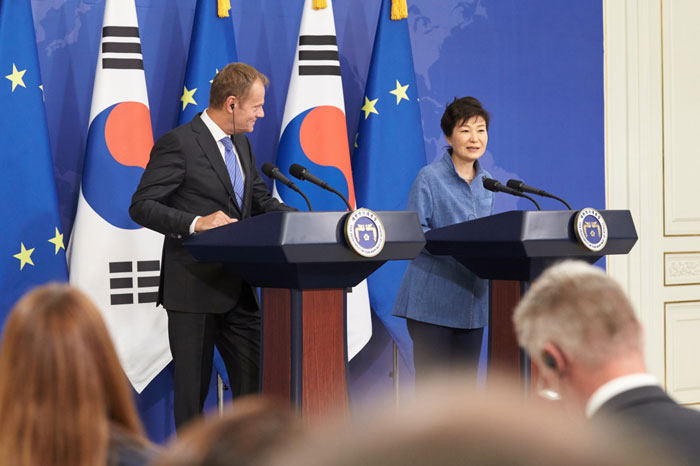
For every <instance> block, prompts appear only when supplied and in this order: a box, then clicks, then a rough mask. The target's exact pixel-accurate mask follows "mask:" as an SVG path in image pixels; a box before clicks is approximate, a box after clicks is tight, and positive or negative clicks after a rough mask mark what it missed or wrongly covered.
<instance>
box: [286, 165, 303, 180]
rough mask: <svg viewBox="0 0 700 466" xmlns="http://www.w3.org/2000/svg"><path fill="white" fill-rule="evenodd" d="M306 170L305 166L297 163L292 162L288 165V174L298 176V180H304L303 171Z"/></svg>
mask: <svg viewBox="0 0 700 466" xmlns="http://www.w3.org/2000/svg"><path fill="white" fill-rule="evenodd" d="M305 171H306V168H304V167H302V166H301V165H299V164H298V163H293V164H292V165H291V166H290V167H289V174H290V175H292V176H293V177H294V178H299V179H300V180H302V181H303V180H304V172H305Z"/></svg>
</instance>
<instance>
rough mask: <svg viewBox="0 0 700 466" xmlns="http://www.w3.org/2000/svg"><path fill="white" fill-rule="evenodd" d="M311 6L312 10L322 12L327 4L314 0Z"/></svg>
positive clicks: (323, 0) (321, 0)
mask: <svg viewBox="0 0 700 466" xmlns="http://www.w3.org/2000/svg"><path fill="white" fill-rule="evenodd" d="M311 6H312V7H313V9H314V10H323V9H324V8H326V7H327V6H328V2H327V1H326V0H314V1H313V4H312V5H311Z"/></svg>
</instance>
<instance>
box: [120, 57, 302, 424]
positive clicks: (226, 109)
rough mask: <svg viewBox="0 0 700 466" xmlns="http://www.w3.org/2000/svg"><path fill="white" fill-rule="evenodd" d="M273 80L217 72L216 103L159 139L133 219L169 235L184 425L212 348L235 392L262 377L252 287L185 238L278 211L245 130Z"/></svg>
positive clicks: (172, 329) (236, 68)
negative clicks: (196, 252) (199, 254)
mask: <svg viewBox="0 0 700 466" xmlns="http://www.w3.org/2000/svg"><path fill="white" fill-rule="evenodd" d="M267 85H268V79H267V77H266V76H265V75H264V74H262V73H260V72H259V71H258V70H256V69H255V68H253V67H252V66H249V65H246V64H244V63H231V64H229V65H227V66H226V67H224V68H223V69H222V70H221V71H219V72H218V73H217V75H216V76H215V77H214V80H213V82H212V85H211V89H210V93H209V107H208V108H207V109H206V110H204V111H203V112H202V113H199V114H197V115H196V116H195V117H194V118H193V119H192V121H190V122H189V123H186V124H184V125H182V126H179V127H177V128H175V129H173V130H172V131H170V132H169V133H167V134H166V135H164V136H162V137H161V138H160V139H158V141H156V143H155V145H154V146H153V149H152V150H151V156H150V160H149V162H148V165H147V166H146V169H145V171H144V173H143V175H142V177H141V182H140V183H139V186H138V188H137V189H136V192H135V193H134V195H133V198H132V202H131V207H130V209H129V213H130V215H131V218H132V219H133V220H134V221H135V222H137V223H138V224H140V225H143V226H144V227H146V228H149V229H151V230H155V231H158V232H160V233H162V234H164V235H165V241H164V243H163V258H162V263H161V271H160V287H159V291H158V303H157V304H162V305H163V307H165V309H166V310H167V313H168V337H169V341H170V350H171V352H172V356H173V363H174V369H175V374H174V381H173V384H174V411H175V424H176V427H177V428H178V429H179V428H180V427H181V426H182V425H183V424H185V423H186V422H187V421H189V420H190V419H192V418H194V417H197V416H198V415H199V414H200V413H201V411H202V407H203V405H204V400H205V398H206V395H207V392H208V388H209V381H210V377H211V372H212V365H213V355H214V347H216V348H217V349H218V350H219V352H220V354H221V356H222V358H223V360H224V363H225V364H226V370H227V372H228V376H229V382H230V384H231V387H230V388H231V391H232V394H233V396H234V397H235V396H239V395H244V394H247V393H255V392H257V391H258V389H259V374H260V331H261V330H260V310H259V305H258V298H257V294H256V293H255V291H254V290H253V288H252V287H251V286H250V285H248V284H247V283H245V282H243V281H242V280H241V279H240V278H238V277H237V276H236V275H234V274H233V273H232V272H231V271H229V270H228V269H227V268H226V266H225V265H224V264H221V263H206V264H205V263H198V262H197V261H196V260H195V259H194V257H192V255H191V254H190V253H189V252H188V251H187V249H185V247H184V245H183V239H184V238H186V237H187V236H189V235H192V234H194V233H197V232H200V231H204V230H209V229H211V228H216V227H219V226H223V225H227V224H230V223H233V222H237V221H239V220H243V219H245V218H248V217H251V216H254V215H258V214H262V213H265V212H270V211H274V210H296V209H294V208H292V207H288V206H286V205H285V204H282V203H281V202H279V201H278V200H277V199H275V198H274V197H273V196H272V195H271V194H270V191H269V190H268V188H267V185H266V184H265V182H264V181H263V180H262V178H261V176H260V174H259V172H258V169H257V166H256V164H255V157H254V156H253V150H252V148H251V145H250V141H249V140H248V138H247V137H246V135H245V133H249V132H251V131H253V129H254V128H255V122H256V121H257V119H258V118H262V117H263V116H264V112H263V104H264V103H265V87H266V86H267Z"/></svg>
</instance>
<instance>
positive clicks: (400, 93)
mask: <svg viewBox="0 0 700 466" xmlns="http://www.w3.org/2000/svg"><path fill="white" fill-rule="evenodd" d="M406 89H408V84H406V85H405V86H402V85H401V83H399V80H398V79H397V80H396V89H394V90H393V91H389V94H394V95H395V96H396V105H399V102H401V99H406V100H408V95H406Z"/></svg>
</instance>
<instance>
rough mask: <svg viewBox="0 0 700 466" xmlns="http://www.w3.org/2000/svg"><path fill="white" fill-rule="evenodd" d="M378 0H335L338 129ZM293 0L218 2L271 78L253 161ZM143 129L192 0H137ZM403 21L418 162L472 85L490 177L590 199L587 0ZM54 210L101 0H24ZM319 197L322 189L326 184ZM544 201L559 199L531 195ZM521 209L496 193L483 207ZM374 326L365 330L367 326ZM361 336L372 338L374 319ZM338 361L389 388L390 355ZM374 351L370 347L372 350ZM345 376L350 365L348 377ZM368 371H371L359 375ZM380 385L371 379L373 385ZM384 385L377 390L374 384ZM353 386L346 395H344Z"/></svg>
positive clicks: (595, 89) (595, 103)
mask: <svg viewBox="0 0 700 466" xmlns="http://www.w3.org/2000/svg"><path fill="white" fill-rule="evenodd" d="M380 3H381V2H379V1H377V0H336V1H335V2H334V5H333V7H334V14H335V21H336V30H337V36H338V47H339V52H340V62H341V70H342V73H343V91H344V94H345V108H346V115H347V122H348V135H349V138H351V139H353V138H354V135H355V132H356V129H357V123H358V121H359V115H360V107H361V106H362V104H363V92H364V89H365V80H366V77H367V71H368V67H369V61H370V57H371V53H372V44H373V41H374V34H375V31H376V26H377V18H378V13H379V7H380ZM302 4H303V0H259V1H255V2H251V1H247V0H231V5H232V9H231V15H232V17H233V23H234V30H235V35H236V42H237V47H238V56H239V59H240V60H241V61H244V62H247V63H250V64H252V65H254V66H256V67H257V68H259V69H260V70H261V71H262V72H264V73H265V74H266V75H267V76H268V77H269V78H270V81H271V84H270V87H269V89H268V92H267V96H266V105H265V118H264V119H263V120H261V121H259V122H258V124H257V125H256V130H255V132H254V133H252V135H251V140H252V143H253V147H254V148H255V151H256V156H257V160H258V163H259V164H263V163H264V162H274V159H275V154H276V153H277V145H278V141H279V135H280V125H281V119H282V113H283V109H284V103H285V99H286V93H287V89H288V85H289V77H290V71H291V67H292V63H293V59H294V50H295V43H296V40H297V34H298V29H299V21H300V18H301V7H302ZM136 5H137V9H138V15H139V28H140V31H141V33H142V37H141V43H142V48H143V54H144V66H145V71H146V80H147V85H148V90H149V100H150V108H151V117H152V122H153V130H154V137H155V138H157V137H159V136H161V135H162V134H164V133H165V132H167V131H168V130H169V129H171V128H172V127H173V126H174V125H175V122H176V120H177V113H178V108H179V107H180V105H181V103H180V96H181V95H182V80H183V76H184V71H185V63H186V60H187V56H186V55H187V51H188V46H189V39H190V34H191V28H192V20H193V16H194V7H195V1H194V0H137V1H136ZM408 6H409V18H408V22H409V30H410V34H411V42H412V49H413V58H414V63H415V67H416V78H417V86H418V94H419V98H420V102H421V115H422V123H423V131H424V136H425V149H426V156H427V159H428V161H432V160H434V159H435V158H437V157H439V156H440V154H441V153H442V152H443V150H444V146H445V141H444V137H443V136H442V133H441V131H440V126H439V121H440V117H441V115H442V113H443V110H444V107H445V104H446V103H448V102H449V101H451V100H452V99H453V98H454V97H456V96H464V95H473V96H476V97H478V98H479V99H481V100H482V102H483V103H484V106H485V107H486V108H487V109H488V110H489V111H490V112H491V115H492V123H491V128H490V132H489V136H490V141H489V146H488V150H487V152H486V155H485V156H484V159H483V162H484V164H485V166H486V168H487V169H488V170H489V171H490V172H491V173H492V174H493V175H494V176H495V177H497V178H499V179H500V180H501V181H506V180H507V179H508V178H520V179H523V180H525V181H526V182H527V183H528V184H530V185H534V186H539V187H542V188H543V189H546V190H547V191H550V192H553V193H555V194H559V195H561V196H562V197H564V198H565V199H567V200H568V201H569V202H570V203H571V204H572V205H573V206H574V208H580V207H583V206H592V207H596V208H603V207H604V202H605V201H604V200H605V191H604V133H603V124H604V108H603V104H604V103H603V29H602V28H603V18H602V2H600V0H584V1H577V2H561V1H560V0H531V1H528V2H522V1H518V0H497V1H496V0H439V1H436V0H408ZM32 9H33V13H34V23H35V28H36V37H37V45H38V52H39V60H40V65H41V72H42V77H43V81H44V88H45V95H46V110H47V118H48V125H49V137H50V144H51V149H52V152H53V157H54V171H55V175H56V183H57V190H58V196H59V204H60V209H61V220H62V223H63V226H64V230H65V233H66V237H68V234H69V233H70V230H71V226H72V223H73V217H74V214H75V205H76V202H77V189H78V180H79V179H80V173H81V170H82V163H83V160H82V157H83V154H84V153H85V143H86V137H87V123H88V117H89V113H90V108H89V106H90V99H91V90H92V86H93V80H94V75H95V64H96V59H97V52H98V48H99V42H100V30H99V29H100V27H101V22H102V15H103V12H104V1H103V0H51V1H46V0H32ZM329 195H330V194H329ZM542 204H543V207H544V208H559V205H558V204H556V203H555V202H553V201H548V200H543V201H542ZM514 208H523V209H529V208H530V206H529V205H528V204H527V201H525V202H523V203H521V202H518V201H517V200H516V199H515V198H509V197H506V196H505V195H498V197H497V199H496V209H497V211H505V210H510V209H514ZM377 330H379V329H377ZM374 335H375V336H374V338H376V339H377V341H374V342H373V343H372V345H373V346H372V347H371V348H375V349H376V348H384V347H385V345H386V342H387V341H388V340H387V338H388V337H387V333H386V332H384V331H375V333H374ZM369 353H374V351H369V350H368V354H367V355H366V356H368V357H362V358H361V359H358V360H357V361H356V363H353V364H352V365H351V373H350V384H351V396H352V398H353V399H361V398H364V397H363V396H361V395H360V393H372V392H374V391H375V390H383V388H387V387H390V386H391V379H390V378H389V377H388V373H389V371H390V370H391V367H390V365H389V362H390V358H387V357H369ZM377 354H379V353H377ZM355 374H356V375H355ZM370 374H373V376H370ZM171 384H172V380H171V376H170V375H169V374H168V373H167V370H166V371H165V372H164V373H163V374H161V375H160V376H159V377H158V378H157V380H156V381H155V382H154V385H153V386H151V387H149V388H148V389H147V390H146V391H145V392H144V395H142V396H141V398H140V399H139V407H140V409H141V413H142V415H143V416H144V420H145V423H146V425H147V427H148V430H149V434H150V435H151V436H152V437H153V438H154V439H156V440H162V439H163V438H164V437H165V436H167V435H168V434H169V432H171V427H170V426H171V419H170V418H168V419H166V420H164V416H170V412H171V410H170V404H171V403H172V400H171V399H170V398H169V397H170V391H169V390H170V386H171ZM381 387H383V388H381ZM387 389H388V388H387ZM352 392H354V393H356V394H357V395H353V393H352Z"/></svg>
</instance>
